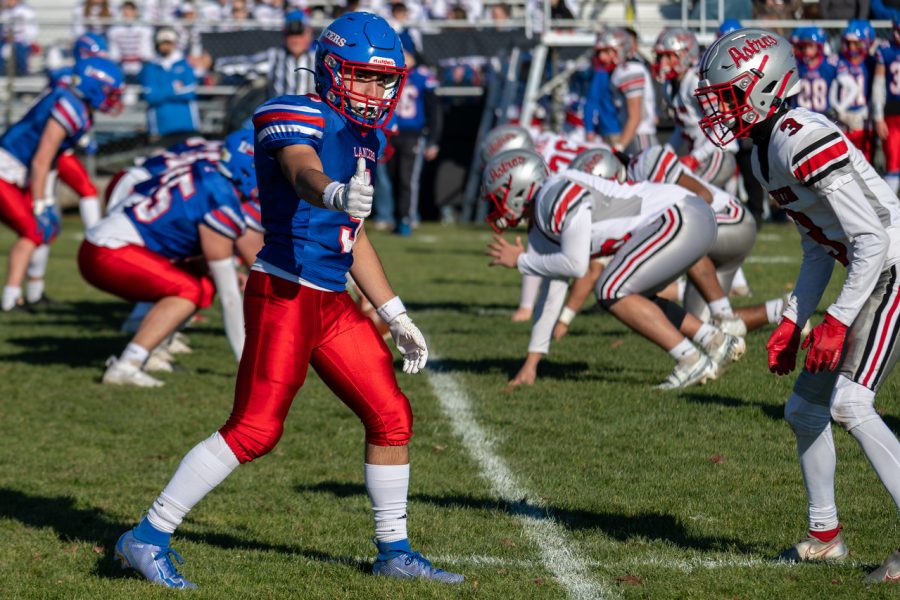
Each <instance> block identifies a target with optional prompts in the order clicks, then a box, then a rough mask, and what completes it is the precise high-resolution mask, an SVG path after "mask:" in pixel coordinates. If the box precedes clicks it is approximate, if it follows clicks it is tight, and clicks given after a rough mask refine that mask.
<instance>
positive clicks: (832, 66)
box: [791, 27, 859, 115]
mask: <svg viewBox="0 0 900 600" xmlns="http://www.w3.org/2000/svg"><path fill="white" fill-rule="evenodd" d="M791 44H792V45H793V46H794V56H795V57H796V58H797V68H798V69H799V71H798V75H799V76H800V93H799V94H797V96H796V98H795V102H796V105H797V106H802V107H803V108H808V109H810V110H813V111H815V112H818V113H822V114H823V115H824V114H829V113H831V112H832V111H833V112H834V113H836V114H844V111H846V110H847V109H848V108H849V107H850V105H851V104H852V103H853V101H854V99H855V98H856V96H857V95H858V93H859V92H858V89H857V87H858V84H857V82H856V80H855V79H854V78H853V77H851V76H850V75H849V74H847V73H842V74H841V75H838V60H837V57H835V56H827V55H826V51H825V48H826V46H827V44H828V36H827V35H826V34H825V31H824V30H823V29H822V28H821V27H798V28H796V29H795V30H794V32H793V33H792V34H791Z"/></svg>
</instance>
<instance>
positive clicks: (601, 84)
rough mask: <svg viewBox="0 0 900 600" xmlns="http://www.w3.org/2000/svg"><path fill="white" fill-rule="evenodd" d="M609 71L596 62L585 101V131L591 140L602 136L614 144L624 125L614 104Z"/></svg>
mask: <svg viewBox="0 0 900 600" xmlns="http://www.w3.org/2000/svg"><path fill="white" fill-rule="evenodd" d="M609 73H610V72H609V71H608V70H607V69H603V68H600V66H599V65H598V64H597V63H596V61H595V62H594V76H593V78H592V79H591V85H590V88H589V89H588V93H587V98H586V99H585V102H584V131H585V137H586V138H587V140H588V141H589V142H593V141H596V140H597V137H598V136H600V137H602V138H603V140H604V141H606V142H607V143H608V144H610V145H612V142H613V141H616V140H618V139H619V136H620V135H621V134H622V127H621V125H619V119H618V116H617V115H618V111H617V109H616V106H615V104H613V95H612V87H611V86H610V82H609Z"/></svg>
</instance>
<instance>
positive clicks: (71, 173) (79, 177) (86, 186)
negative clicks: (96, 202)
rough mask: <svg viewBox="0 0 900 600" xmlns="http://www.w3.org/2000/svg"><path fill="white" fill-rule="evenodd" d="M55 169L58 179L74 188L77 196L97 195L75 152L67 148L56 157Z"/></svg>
mask: <svg viewBox="0 0 900 600" xmlns="http://www.w3.org/2000/svg"><path fill="white" fill-rule="evenodd" d="M56 171H57V173H58V174H59V180H60V181H62V182H63V183H65V184H66V185H67V186H69V187H70V188H72V189H73V190H75V193H76V194H78V197H79V198H91V197H96V196H97V188H96V187H95V186H94V184H93V183H92V182H91V177H90V175H88V172H87V170H86V169H85V168H84V165H82V164H81V161H80V160H78V157H77V156H75V152H73V151H72V150H67V151H65V152H63V153H62V154H60V155H59V158H57V159H56Z"/></svg>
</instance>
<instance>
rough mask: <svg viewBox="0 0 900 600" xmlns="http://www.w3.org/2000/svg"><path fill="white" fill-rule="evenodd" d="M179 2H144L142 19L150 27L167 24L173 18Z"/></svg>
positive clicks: (174, 0)
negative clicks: (148, 22)
mask: <svg viewBox="0 0 900 600" xmlns="http://www.w3.org/2000/svg"><path fill="white" fill-rule="evenodd" d="M180 4H181V0H144V5H143V13H144V19H145V20H146V21H150V24H152V25H160V24H162V23H169V22H171V21H172V19H174V18H175V11H176V10H178V6H179V5H180Z"/></svg>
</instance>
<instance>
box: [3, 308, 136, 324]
mask: <svg viewBox="0 0 900 600" xmlns="http://www.w3.org/2000/svg"><path fill="white" fill-rule="evenodd" d="M131 308H132V307H131V305H130V304H128V303H126V302H124V301H122V300H118V301H110V302H104V301H94V302H86V301H76V302H67V301H58V302H54V304H53V305H52V306H47V307H44V308H40V309H38V310H36V311H35V312H34V313H32V314H30V315H28V314H23V313H17V315H16V316H17V317H19V318H17V319H16V321H14V323H15V324H17V325H34V326H47V327H59V326H60V325H74V326H80V327H83V328H89V329H110V330H113V331H118V330H119V326H120V325H122V321H124V320H125V317H127V316H128V313H129V312H131ZM11 323H13V321H11ZM3 325H4V327H5V326H6V325H7V323H4V324H3Z"/></svg>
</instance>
